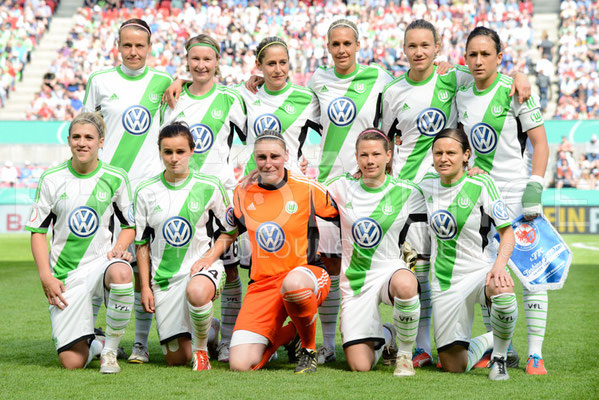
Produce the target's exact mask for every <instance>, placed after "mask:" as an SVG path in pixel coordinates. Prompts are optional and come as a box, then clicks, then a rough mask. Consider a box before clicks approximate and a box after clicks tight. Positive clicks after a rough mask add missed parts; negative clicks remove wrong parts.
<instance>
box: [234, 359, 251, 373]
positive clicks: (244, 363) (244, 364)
mask: <svg viewBox="0 0 599 400" xmlns="http://www.w3.org/2000/svg"><path fill="white" fill-rule="evenodd" d="M253 367H254V366H253V365H252V363H251V362H250V361H249V360H247V359H243V358H241V357H234V356H233V355H230V356H229V368H230V369H231V371H237V372H244V371H251V370H252V368H253Z"/></svg>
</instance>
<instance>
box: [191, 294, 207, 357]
mask: <svg viewBox="0 0 599 400" xmlns="http://www.w3.org/2000/svg"><path fill="white" fill-rule="evenodd" d="M187 307H188V308H189V316H190V317H191V324H192V326H193V328H192V330H191V351H192V352H196V351H198V350H203V351H208V334H209V331H210V326H211V325H212V314H213V310H212V302H211V301H210V302H208V304H204V305H203V306H200V307H194V306H192V305H191V304H190V303H189V302H187Z"/></svg>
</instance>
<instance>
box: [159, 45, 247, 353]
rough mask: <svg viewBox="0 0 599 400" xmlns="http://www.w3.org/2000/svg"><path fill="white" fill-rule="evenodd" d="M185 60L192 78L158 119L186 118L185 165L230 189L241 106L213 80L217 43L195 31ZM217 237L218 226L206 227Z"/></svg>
mask: <svg viewBox="0 0 599 400" xmlns="http://www.w3.org/2000/svg"><path fill="white" fill-rule="evenodd" d="M185 49H186V50H187V65H188V69H189V71H190V73H191V76H192V82H189V83H185V84H184V85H183V91H182V92H181V96H180V98H179V100H178V101H177V103H176V105H175V107H174V109H172V108H169V107H168V105H167V104H164V105H163V106H162V108H161V111H160V124H161V126H166V125H168V124H170V123H171V122H173V121H185V122H186V123H187V124H188V125H189V128H190V130H191V133H192V135H193V137H194V140H195V148H194V151H193V156H192V157H191V160H190V164H189V165H190V168H191V169H192V170H195V171H199V172H201V173H203V174H208V175H214V176H216V177H218V178H219V179H220V180H221V182H222V183H223V185H224V187H225V189H226V190H227V191H228V193H229V194H230V195H232V194H233V189H235V185H236V184H237V181H236V179H235V174H234V172H233V165H231V160H230V152H231V145H232V143H233V136H234V134H235V132H237V134H238V135H239V136H240V137H241V138H242V139H245V135H244V134H243V131H244V130H245V126H246V108H245V104H244V102H243V100H242V99H241V97H240V96H239V94H238V93H237V92H236V91H234V90H231V89H229V88H227V87H225V86H222V85H218V84H216V83H215V82H214V79H215V77H216V75H218V73H219V69H218V62H219V60H220V48H219V44H218V43H217V42H216V40H214V39H213V38H212V37H210V36H208V35H205V34H200V35H197V36H195V37H192V38H191V39H189V40H188V41H187V43H186V45H185ZM210 232H212V234H213V235H214V239H216V238H217V237H218V236H219V235H220V234H221V230H220V229H219V228H218V226H215V227H214V229H210ZM237 253H238V252H237V243H234V244H233V246H231V247H230V248H229V249H228V251H227V252H226V254H225V256H224V257H223V262H224V265H225V270H226V272H227V275H226V276H227V283H226V284H225V287H224V290H223V293H222V296H221V318H222V341H221V343H220V344H219V345H218V349H217V352H218V360H219V361H221V362H227V361H229V343H230V342H231V335H232V333H233V326H234V325H235V320H236V319H237V314H239V309H240V307H241V293H242V290H241V280H240V279H239V275H238V273H237V264H239V255H238V254H237Z"/></svg>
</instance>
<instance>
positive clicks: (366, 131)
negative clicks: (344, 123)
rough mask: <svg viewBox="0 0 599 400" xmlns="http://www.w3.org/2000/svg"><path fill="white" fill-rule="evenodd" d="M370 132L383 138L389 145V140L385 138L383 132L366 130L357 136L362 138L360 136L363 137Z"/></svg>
mask: <svg viewBox="0 0 599 400" xmlns="http://www.w3.org/2000/svg"><path fill="white" fill-rule="evenodd" d="M372 132H374V133H378V134H379V135H381V136H382V137H384V138H385V141H386V142H387V143H389V138H388V137H387V135H385V134H384V133H383V132H381V131H379V130H378V129H366V130H365V131H364V132H362V133H360V135H359V136H362V135H364V134H366V133H372Z"/></svg>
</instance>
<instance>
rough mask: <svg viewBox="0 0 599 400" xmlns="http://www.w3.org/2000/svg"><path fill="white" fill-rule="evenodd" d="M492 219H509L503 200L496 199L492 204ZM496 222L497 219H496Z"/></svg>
mask: <svg viewBox="0 0 599 400" xmlns="http://www.w3.org/2000/svg"><path fill="white" fill-rule="evenodd" d="M493 219H495V220H503V221H505V220H508V221H509V220H510V216H509V215H508V213H507V210H506V209H505V203H504V202H503V200H498V201H496V202H495V204H494V205H493ZM496 222H497V221H496Z"/></svg>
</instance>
